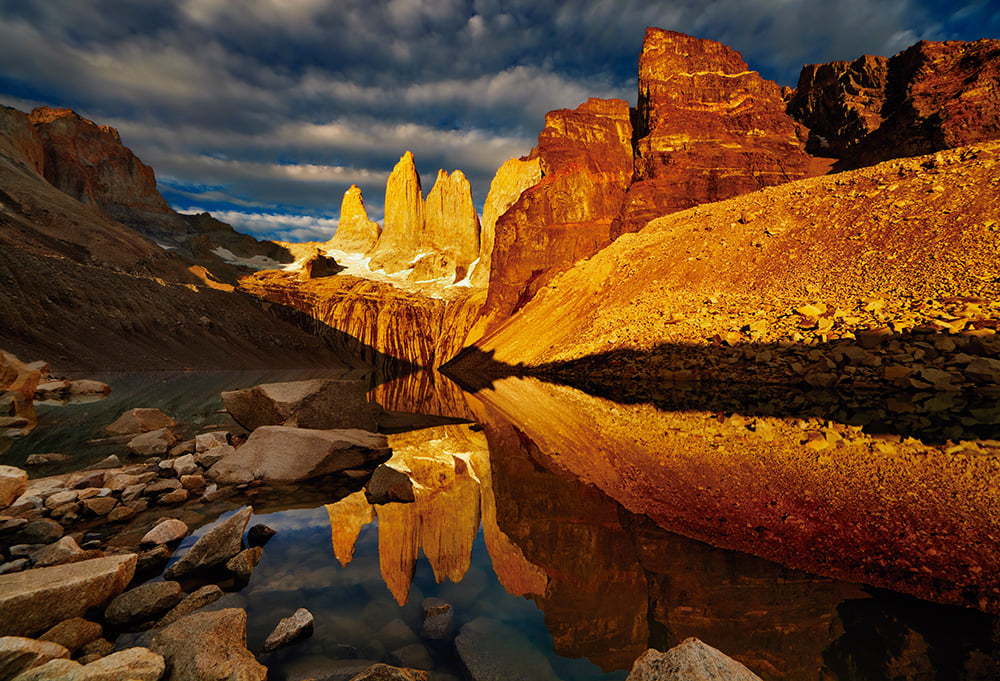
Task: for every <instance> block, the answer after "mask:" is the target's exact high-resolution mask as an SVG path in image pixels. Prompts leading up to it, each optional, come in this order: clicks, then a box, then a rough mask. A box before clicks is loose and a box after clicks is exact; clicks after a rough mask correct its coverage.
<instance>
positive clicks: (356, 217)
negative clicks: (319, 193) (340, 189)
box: [324, 184, 382, 253]
mask: <svg viewBox="0 0 1000 681" xmlns="http://www.w3.org/2000/svg"><path fill="white" fill-rule="evenodd" d="M381 234H382V227H381V226H379V224H378V223H377V222H374V221H372V220H369V219H368V211H367V210H365V202H364V199H363V198H362V196H361V189H360V188H359V187H358V186H357V185H356V184H352V185H351V186H350V188H348V190H347V191H346V192H344V198H343V200H342V201H341V202H340V221H339V222H338V223H337V233H336V234H334V235H333V238H332V239H330V240H329V241H327V242H326V243H325V244H324V247H325V248H331V249H336V250H338V251H345V252H347V253H367V252H368V251H369V250H371V248H372V247H373V246H374V245H375V243H376V242H377V241H378V239H379V236H380V235H381Z"/></svg>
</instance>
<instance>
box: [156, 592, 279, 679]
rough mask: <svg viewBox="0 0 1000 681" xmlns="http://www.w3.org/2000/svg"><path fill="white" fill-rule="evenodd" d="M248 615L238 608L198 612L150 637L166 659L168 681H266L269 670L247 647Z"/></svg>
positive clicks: (158, 651) (159, 630)
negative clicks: (238, 680)
mask: <svg viewBox="0 0 1000 681" xmlns="http://www.w3.org/2000/svg"><path fill="white" fill-rule="evenodd" d="M246 624H247V614H246V612H245V611H244V610H240V609H238V608H228V609H225V610H216V611H214V612H196V613H194V614H191V615H187V616H185V617H182V618H181V619H179V620H177V621H176V622H174V623H173V624H170V625H168V626H166V627H164V628H162V629H158V630H156V631H155V633H153V634H152V635H151V636H150V637H149V644H148V645H149V648H150V650H152V651H153V652H156V653H159V654H160V655H162V656H163V658H164V660H166V662H167V665H168V668H169V669H170V674H169V675H168V676H167V677H166V681H191V680H192V679H199V680H204V681H224V680H228V679H240V680H241V681H264V679H266V678H267V668H266V667H264V665H262V664H260V663H258V662H257V660H255V659H254V656H253V655H252V654H251V653H250V651H249V650H247V648H246Z"/></svg>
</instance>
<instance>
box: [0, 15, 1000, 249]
mask: <svg viewBox="0 0 1000 681" xmlns="http://www.w3.org/2000/svg"><path fill="white" fill-rule="evenodd" d="M995 9H996V8H995V2H991V1H990V0H979V1H977V2H965V3H955V2H949V1H945V0H924V1H919V0H842V1H841V2H838V3H817V2H814V1H813V0H783V1H782V2H774V1H773V0H711V1H705V0H672V1H665V2H648V0H567V1H565V2H560V3H539V2H537V1H536V0H255V1H254V2H246V3H234V2H231V1H230V0H143V1H142V2H138V1H129V0H93V1H91V2H87V3H81V2H77V1H76V0H46V2H39V3H4V4H3V6H2V7H0V60H2V62H3V64H4V69H3V73H0V99H3V101H6V102H8V103H11V104H12V105H15V106H17V105H21V106H23V105H24V104H26V103H29V102H38V103H45V104H50V105H55V106H69V107H72V108H74V109H76V110H77V111H79V112H80V113H82V114H83V115H85V116H88V117H91V118H93V119H95V120H97V121H99V122H101V123H107V124H111V125H115V126H116V127H118V128H119V129H120V130H121V132H122V136H123V139H124V140H125V142H126V143H127V144H129V145H130V146H131V147H132V148H133V149H134V150H135V151H136V152H137V153H138V154H139V155H140V157H141V158H143V159H144V160H145V161H146V162H148V163H149V164H150V165H152V166H153V167H154V168H155V169H156V170H157V172H158V173H159V176H160V177H161V181H162V183H163V185H164V193H165V194H166V195H167V197H168V199H169V200H171V201H172V202H174V203H175V205H177V206H178V207H179V208H208V209H216V210H225V211H229V212H230V217H232V215H231V213H232V212H233V211H243V212H246V213H248V214H250V213H253V214H255V217H254V218H253V220H250V219H249V218H248V219H247V220H246V221H245V223H246V224H248V225H249V224H251V223H252V224H253V225H257V226H258V227H259V226H261V225H265V226H266V225H267V224H271V223H273V222H274V221H273V220H271V218H274V216H276V215H277V216H280V215H281V213H296V214H299V215H302V216H306V217H308V218H309V219H311V220H313V221H314V222H312V223H309V224H310V225H311V226H308V225H304V224H300V223H295V221H294V220H293V219H291V218H289V225H291V226H290V227H289V229H293V230H299V232H298V233H305V232H304V231H303V230H307V229H329V228H330V227H331V225H332V224H334V223H331V222H329V221H327V222H315V220H324V219H326V220H329V219H331V218H335V217H336V213H337V211H338V209H339V203H340V195H341V194H342V193H343V191H344V189H346V187H347V186H349V184H351V183H352V182H354V183H357V184H359V185H361V186H362V188H363V189H364V190H365V195H366V199H367V201H368V204H369V206H373V207H375V208H373V210H372V212H373V213H376V212H378V213H380V211H379V210H378V207H380V205H381V202H382V192H383V189H384V178H385V176H386V175H387V173H388V172H389V170H391V168H392V165H393V164H394V163H395V162H396V160H397V159H398V158H399V156H400V154H401V153H402V152H403V151H405V150H407V149H410V150H412V151H414V153H415V155H416V159H417V164H418V168H419V170H420V171H421V173H422V174H423V175H424V177H425V178H426V180H427V181H429V180H430V178H432V177H433V176H434V173H436V171H437V169H438V168H445V169H448V170H452V169H456V168H461V169H462V170H464V171H465V172H466V174H467V175H468V176H469V177H470V180H471V181H472V183H473V188H474V194H475V200H476V202H477V203H478V204H480V205H481V204H482V201H483V199H484V198H485V192H486V190H487V188H488V186H489V180H490V177H491V175H492V173H493V171H494V170H495V169H496V167H497V166H499V164H500V163H502V161H503V160H505V159H506V158H508V157H510V156H516V155H521V154H524V153H527V151H528V150H529V149H530V147H531V146H532V144H533V143H534V140H535V138H536V137H537V134H538V132H539V130H540V129H541V127H542V125H543V121H544V115H545V113H546V112H547V111H549V110H551V109H555V108H561V107H574V106H576V105H578V104H579V103H580V102H582V101H583V100H585V99H586V98H587V97H588V96H600V97H609V96H618V97H624V98H627V99H630V100H632V101H634V91H635V70H636V61H637V58H638V53H639V49H640V47H641V42H642V36H643V33H644V31H645V28H646V27H647V26H650V25H654V26H660V27H663V28H669V29H673V30H678V31H683V32H686V33H690V34H692V35H696V36H699V37H704V38H711V39H715V40H720V41H722V42H724V43H726V44H728V45H730V46H732V47H734V48H736V49H738V50H740V51H741V52H742V53H743V55H744V57H745V58H746V59H747V61H748V63H749V64H750V66H751V68H754V69H757V70H760V71H761V73H762V74H763V75H765V76H766V77H769V78H772V79H775V80H778V81H779V82H780V83H782V84H789V85H791V84H794V82H795V80H796V77H797V74H798V71H799V69H800V67H801V65H802V64H804V63H811V62H819V61H829V60H831V59H852V58H854V57H856V56H858V55H860V54H863V53H874V54H886V55H888V54H892V53H894V52H896V51H898V50H900V49H902V48H904V47H906V46H908V45H909V44H912V43H913V42H915V41H916V40H918V39H922V38H927V39H956V38H957V39H973V38H978V37H989V36H996V34H997V32H998V31H1000V26H998V19H997V16H996V15H997V14H998V13H997V12H995ZM424 189H425V191H427V190H429V189H430V187H425V188H424ZM262 215H264V216H270V217H269V218H268V219H264V218H261V217H260V216H262ZM374 217H381V216H380V214H376V215H374ZM275 219H277V218H275ZM269 220H271V222H269Z"/></svg>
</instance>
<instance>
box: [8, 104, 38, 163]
mask: <svg viewBox="0 0 1000 681" xmlns="http://www.w3.org/2000/svg"><path fill="white" fill-rule="evenodd" d="M8 145H9V147H10V148H9V149H3V150H2V151H3V155H4V156H7V157H8V158H10V159H12V160H15V161H16V162H19V163H22V164H24V166H25V167H27V168H28V169H29V170H33V171H35V172H36V173H38V174H39V175H41V174H42V172H43V168H44V167H45V149H44V148H43V147H42V141H41V140H40V139H39V138H38V133H37V132H35V128H34V126H32V125H31V119H29V118H28V115H27V114H25V113H23V112H21V111H18V110H17V109H12V108H10V107H6V106H4V107H0V146H3V147H6V146H8Z"/></svg>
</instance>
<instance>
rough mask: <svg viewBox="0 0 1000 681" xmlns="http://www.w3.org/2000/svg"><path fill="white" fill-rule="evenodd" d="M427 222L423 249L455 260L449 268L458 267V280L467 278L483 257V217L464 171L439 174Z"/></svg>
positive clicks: (429, 205) (428, 207)
mask: <svg viewBox="0 0 1000 681" xmlns="http://www.w3.org/2000/svg"><path fill="white" fill-rule="evenodd" d="M425 220H426V224H425V225H424V233H423V239H422V248H423V249H425V250H431V251H435V252H438V253H442V254H444V255H445V256H446V257H447V258H448V259H449V260H450V261H451V263H450V264H449V265H448V266H447V268H448V269H449V270H452V267H454V269H453V273H454V275H455V280H456V281H457V280H460V279H464V278H465V274H466V272H467V271H468V266H469V264H470V263H472V262H473V261H474V260H476V258H478V257H479V214H478V213H477V212H476V207H475V206H474V205H473V203H472V187H471V186H470V185H469V180H468V179H467V178H466V177H465V174H464V173H463V172H462V171H461V170H456V171H454V172H453V173H451V174H449V173H447V172H445V171H444V170H439V171H438V176H437V180H436V181H435V182H434V186H433V187H432V188H431V191H430V193H429V194H428V195H427V203H426V213H425ZM451 273H452V271H449V272H447V274H451ZM439 276H440V275H439Z"/></svg>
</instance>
